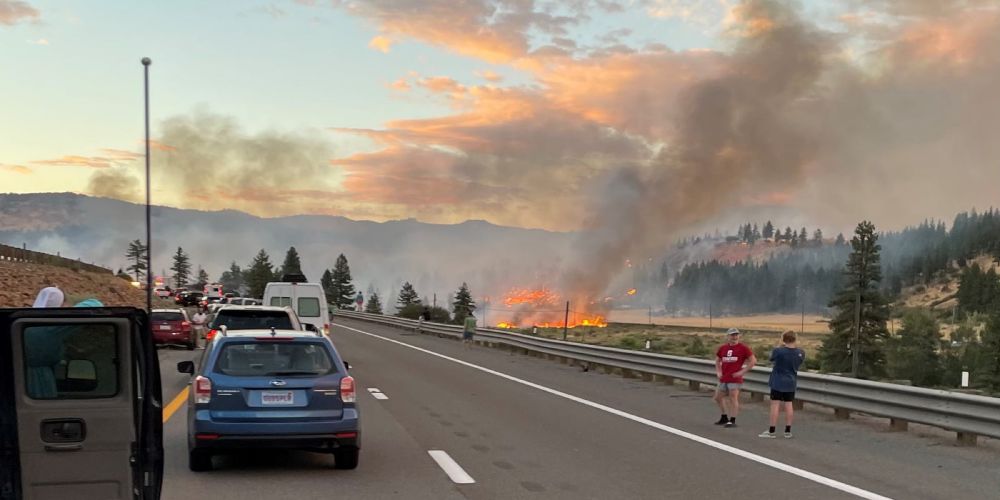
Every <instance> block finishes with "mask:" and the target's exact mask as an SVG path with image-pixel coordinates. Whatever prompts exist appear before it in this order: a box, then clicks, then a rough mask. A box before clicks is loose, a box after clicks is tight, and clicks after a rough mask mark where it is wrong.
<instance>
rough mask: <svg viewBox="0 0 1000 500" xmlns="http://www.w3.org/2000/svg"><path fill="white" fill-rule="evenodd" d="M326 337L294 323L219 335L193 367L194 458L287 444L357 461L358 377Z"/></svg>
mask: <svg viewBox="0 0 1000 500" xmlns="http://www.w3.org/2000/svg"><path fill="white" fill-rule="evenodd" d="M347 368H348V365H347V363H345V362H344V361H343V360H341V358H340V355H339V354H338V353H337V349H336V348H334V346H333V343H332V342H331V341H330V340H329V339H328V338H326V337H324V336H322V335H319V334H316V333H313V332H309V331H293V330H274V329H271V330H239V331H229V332H225V333H224V334H222V335H217V336H216V337H215V338H214V339H213V340H212V341H211V342H210V343H209V344H208V346H206V347H205V352H204V355H203V356H202V358H201V361H200V363H199V366H197V367H196V366H195V364H194V362H192V361H182V362H180V363H178V364H177V370H178V371H179V372H181V373H189V374H191V375H194V378H193V380H192V381H191V391H190V393H191V395H190V399H189V401H188V465H189V467H190V468H191V470H193V471H207V470H211V469H212V456H213V455H214V454H216V453H221V452H226V451H232V450H238V449H247V448H289V449H303V450H309V451H316V452H324V453H332V454H333V456H334V460H335V467H336V468H338V469H354V468H356V467H357V466H358V455H359V453H360V449H361V429H360V418H359V414H358V408H357V406H356V404H355V401H356V395H355V390H354V378H353V377H351V376H349V375H348V374H347Z"/></svg>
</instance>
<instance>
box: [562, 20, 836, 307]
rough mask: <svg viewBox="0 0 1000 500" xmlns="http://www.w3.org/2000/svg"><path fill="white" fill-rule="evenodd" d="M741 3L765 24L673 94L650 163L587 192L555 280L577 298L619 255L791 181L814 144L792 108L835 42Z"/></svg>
mask: <svg viewBox="0 0 1000 500" xmlns="http://www.w3.org/2000/svg"><path fill="white" fill-rule="evenodd" d="M745 6H746V7H747V10H746V11H744V15H745V16H747V19H748V20H755V19H768V20H770V21H771V22H773V23H774V26H773V27H771V28H769V29H767V30H765V31H764V32H763V33H761V34H758V35H752V36H750V37H748V38H746V39H744V40H743V41H741V42H740V45H739V46H738V47H736V49H735V50H734V52H733V54H732V56H731V58H730V59H729V60H728V62H727V64H728V68H727V70H726V71H724V73H723V74H722V76H719V77H715V78H710V79H707V80H703V81H700V82H698V83H696V84H694V85H692V86H691V87H690V88H688V89H686V90H684V91H683V92H682V93H681V97H680V99H679V102H678V104H679V106H680V110H681V112H680V113H679V118H678V119H677V121H676V123H675V126H676V130H677V136H676V137H675V138H674V139H673V140H672V144H671V145H670V146H669V147H668V148H666V149H665V150H664V151H663V152H662V153H661V154H660V156H659V157H658V158H657V159H656V160H655V161H654V162H653V165H652V166H650V167H648V168H645V169H643V168H623V169H621V170H618V171H616V172H614V173H612V174H611V175H610V176H609V177H608V179H607V180H606V183H605V185H604V186H603V189H601V190H600V191H599V193H598V195H597V196H596V197H595V198H594V199H595V201H596V202H597V205H596V206H595V207H593V209H592V210H591V214H592V215H591V218H590V220H589V221H588V226H589V230H587V231H585V233H584V234H583V236H582V238H581V240H580V242H579V245H578V249H579V253H578V255H577V259H576V260H575V261H574V262H573V264H572V265H571V267H569V268H568V269H567V272H566V276H565V285H564V288H565V289H566V290H568V291H572V293H575V294H578V299H583V300H588V299H593V298H595V297H597V296H599V295H600V294H602V293H603V292H604V289H605V287H606V286H607V285H608V284H609V283H610V282H611V281H612V278H613V277H614V276H615V275H616V274H617V273H618V272H620V271H621V269H622V266H623V264H624V261H625V259H627V258H631V259H633V260H634V259H636V258H641V259H642V260H645V258H646V257H648V256H659V255H662V254H663V253H664V251H665V250H666V245H668V244H669V243H670V242H671V241H672V240H673V239H674V238H676V237H677V236H678V232H679V231H680V230H682V229H684V228H687V227H691V226H692V225H694V224H696V223H698V222H701V221H703V220H705V219H708V218H710V217H713V216H715V215H717V214H719V213H720V212H724V211H726V210H728V209H731V208H733V207H736V206H738V205H739V203H740V202H741V201H742V198H743V197H744V195H745V194H747V193H749V192H756V191H760V190H771V189H775V188H777V189H785V188H788V187H790V186H793V185H795V184H797V183H799V182H801V179H802V177H803V174H804V168H805V166H806V164H807V162H808V161H809V160H811V159H813V158H814V155H815V150H816V147H817V145H816V139H815V137H812V136H810V135H808V133H806V132H805V131H803V129H802V128H801V127H800V126H799V124H798V123H796V118H795V116H794V113H793V108H794V107H795V106H796V104H797V103H798V102H799V101H800V100H801V99H804V98H806V97H808V96H809V93H810V91H811V90H812V89H813V87H814V86H815V84H816V82H817V81H818V79H819V78H820V76H821V75H822V72H823V68H824V64H825V61H826V59H827V58H828V57H829V56H830V53H831V50H832V49H833V48H834V47H835V45H834V44H833V43H831V41H832V40H831V37H830V36H829V35H827V34H825V33H823V32H821V31H819V30H817V29H815V28H813V27H811V26H809V25H807V24H806V23H803V22H802V21H801V20H800V19H799V18H798V17H797V16H796V15H795V13H794V12H792V11H791V10H789V9H787V8H785V7H783V6H781V5H779V4H778V3H775V2H765V1H752V2H747V3H746V4H745Z"/></svg>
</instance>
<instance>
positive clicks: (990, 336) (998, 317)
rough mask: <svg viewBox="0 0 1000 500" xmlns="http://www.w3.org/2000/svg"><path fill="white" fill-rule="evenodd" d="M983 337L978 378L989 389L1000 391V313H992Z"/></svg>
mask: <svg viewBox="0 0 1000 500" xmlns="http://www.w3.org/2000/svg"><path fill="white" fill-rule="evenodd" d="M982 337H983V345H982V357H981V359H982V361H981V364H980V366H979V367H978V368H979V370H978V377H977V378H980V379H982V382H983V385H985V386H986V387H988V388H989V389H991V390H993V391H1000V313H998V312H994V313H993V314H991V315H990V317H989V319H988V320H987V321H986V328H984V329H983V333H982Z"/></svg>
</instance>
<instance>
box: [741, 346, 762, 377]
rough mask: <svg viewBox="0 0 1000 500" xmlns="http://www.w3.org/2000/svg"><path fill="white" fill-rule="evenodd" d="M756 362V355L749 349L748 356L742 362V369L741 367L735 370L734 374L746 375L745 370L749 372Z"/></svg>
mask: <svg viewBox="0 0 1000 500" xmlns="http://www.w3.org/2000/svg"><path fill="white" fill-rule="evenodd" d="M756 364H757V356H754V353H753V351H750V357H749V358H747V360H746V362H745V363H743V369H741V370H740V371H738V372H736V376H737V377H742V376H743V375H746V374H747V372H749V371H750V370H751V369H753V367H754V365H756Z"/></svg>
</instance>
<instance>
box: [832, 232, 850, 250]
mask: <svg viewBox="0 0 1000 500" xmlns="http://www.w3.org/2000/svg"><path fill="white" fill-rule="evenodd" d="M833 244H834V245H836V246H838V247H840V246H844V245H846V244H847V240H845V239H844V233H838V234H837V240H836V241H834V242H833Z"/></svg>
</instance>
